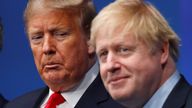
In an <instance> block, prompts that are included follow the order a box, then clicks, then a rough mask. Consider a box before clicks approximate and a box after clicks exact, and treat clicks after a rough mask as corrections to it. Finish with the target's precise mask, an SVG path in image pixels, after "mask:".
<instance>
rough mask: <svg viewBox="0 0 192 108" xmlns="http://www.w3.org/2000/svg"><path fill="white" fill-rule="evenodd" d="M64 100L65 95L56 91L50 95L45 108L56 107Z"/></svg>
mask: <svg viewBox="0 0 192 108" xmlns="http://www.w3.org/2000/svg"><path fill="white" fill-rule="evenodd" d="M64 101H65V99H64V98H63V96H62V95H61V94H60V93H58V92H55V93H53V94H52V95H51V96H50V98H49V100H48V102H47V104H46V106H45V108H56V106H57V105H59V104H61V103H63V102H64Z"/></svg>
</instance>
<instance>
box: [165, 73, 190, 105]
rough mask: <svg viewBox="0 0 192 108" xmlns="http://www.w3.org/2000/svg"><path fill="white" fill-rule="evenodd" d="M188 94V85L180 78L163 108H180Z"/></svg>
mask: <svg viewBox="0 0 192 108" xmlns="http://www.w3.org/2000/svg"><path fill="white" fill-rule="evenodd" d="M189 92H190V85H189V84H188V83H187V81H186V80H185V79H184V77H183V76H182V77H181V79H180V80H179V82H178V83H177V85H176V86H175V87H174V89H173V91H172V92H171V94H170V95H169V96H168V98H167V100H166V102H165V103H164V105H163V108H182V106H184V105H185V103H186V102H185V101H186V99H187V97H188V94H189Z"/></svg>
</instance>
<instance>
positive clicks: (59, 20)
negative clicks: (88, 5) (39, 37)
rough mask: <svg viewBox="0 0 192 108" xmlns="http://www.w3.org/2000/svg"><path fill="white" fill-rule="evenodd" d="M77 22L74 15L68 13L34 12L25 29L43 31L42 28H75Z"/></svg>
mask: <svg viewBox="0 0 192 108" xmlns="http://www.w3.org/2000/svg"><path fill="white" fill-rule="evenodd" d="M77 25H78V24H77V20H76V15H73V14H71V13H70V12H69V11H65V10H47V11H44V10H42V11H39V12H36V13H35V14H34V15H33V16H32V17H31V18H30V19H29V20H28V25H27V29H28V31H31V29H32V28H33V29H35V28H36V29H43V28H42V27H45V26H46V27H47V28H48V29H51V28H55V27H76V26H77Z"/></svg>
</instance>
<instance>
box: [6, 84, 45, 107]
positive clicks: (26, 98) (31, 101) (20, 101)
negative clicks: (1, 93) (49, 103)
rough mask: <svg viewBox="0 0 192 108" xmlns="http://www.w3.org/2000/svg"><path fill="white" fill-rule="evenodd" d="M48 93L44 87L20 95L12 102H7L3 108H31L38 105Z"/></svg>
mask: <svg viewBox="0 0 192 108" xmlns="http://www.w3.org/2000/svg"><path fill="white" fill-rule="evenodd" d="M47 93H48V88H47V87H44V88H41V89H37V90H34V91H31V92H29V93H26V94H24V95H21V96H19V97H17V98H15V99H14V100H12V101H10V102H8V103H7V104H6V105H5V108H26V107H28V108H30V107H31V108H33V106H35V105H36V104H37V103H39V104H40V102H41V100H42V99H43V98H44V97H45V96H46V94H47Z"/></svg>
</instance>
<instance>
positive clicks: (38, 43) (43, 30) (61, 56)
mask: <svg viewBox="0 0 192 108" xmlns="http://www.w3.org/2000/svg"><path fill="white" fill-rule="evenodd" d="M27 30H28V35H29V41H30V45H31V49H32V52H33V55H34V60H35V64H36V66H37V69H38V71H39V74H40V76H41V78H42V79H43V80H44V81H45V83H46V84H47V85H48V86H49V87H50V88H51V89H52V90H54V91H66V90H69V89H71V88H73V87H74V86H75V85H77V84H78V83H79V82H80V80H81V79H82V78H83V77H84V75H85V73H86V72H87V71H88V59H89V58H88V56H89V54H88V46H87V39H86V38H85V37H86V36H84V33H83V32H82V29H81V28H80V26H79V25H78V24H77V23H76V20H75V17H74V16H73V15H71V14H69V13H67V12H63V11H49V12H46V11H43V12H42V13H38V14H36V15H34V16H33V17H32V18H30V20H29V22H28V25H27Z"/></svg>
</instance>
